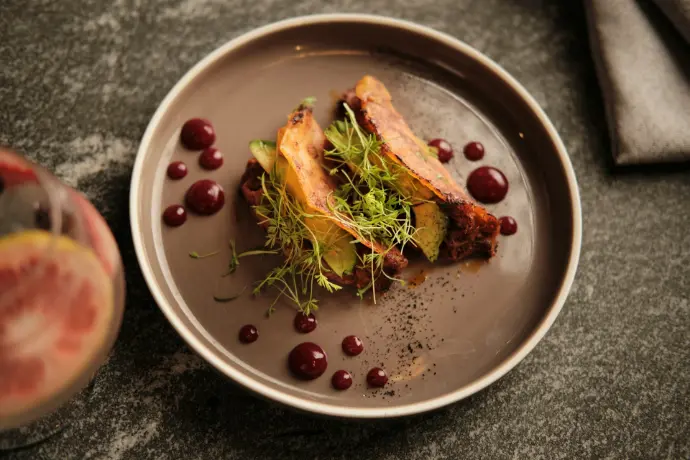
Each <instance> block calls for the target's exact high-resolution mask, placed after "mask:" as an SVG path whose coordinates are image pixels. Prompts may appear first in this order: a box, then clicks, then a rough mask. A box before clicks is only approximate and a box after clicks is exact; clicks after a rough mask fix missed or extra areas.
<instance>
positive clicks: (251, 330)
mask: <svg viewBox="0 0 690 460" xmlns="http://www.w3.org/2000/svg"><path fill="white" fill-rule="evenodd" d="M239 338H240V342H242V343H253V342H256V339H258V338H259V331H258V329H257V328H256V326H254V325H252V324H247V325H245V326H242V327H241V328H240V335H239Z"/></svg>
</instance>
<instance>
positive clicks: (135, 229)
mask: <svg viewBox="0 0 690 460" xmlns="http://www.w3.org/2000/svg"><path fill="white" fill-rule="evenodd" d="M343 21H350V22H359V23H367V24H371V25H374V26H388V27H395V28H399V29H404V30H407V31H409V32H411V33H414V34H416V35H423V36H426V37H428V38H431V39H433V40H436V41H438V42H441V43H443V44H445V45H447V46H449V47H451V48H453V49H455V50H457V51H458V52H461V53H464V54H465V55H467V56H469V57H470V58H471V59H474V60H476V61H478V62H480V63H481V64H482V65H484V66H486V68H488V69H489V70H490V71H491V72H493V73H494V74H495V75H497V76H498V77H499V78H500V79H501V80H502V81H503V82H504V83H505V84H507V85H508V86H510V87H511V88H512V89H513V90H514V91H516V92H517V94H518V95H519V96H520V98H521V99H522V100H523V101H525V103H526V104H527V105H528V106H529V108H530V109H531V110H532V111H533V112H534V114H535V115H536V116H537V118H538V119H539V121H540V123H541V124H542V125H543V126H544V128H545V129H546V131H547V134H548V135H549V137H550V138H551V141H552V142H553V144H554V147H555V149H556V151H557V153H558V156H559V158H560V161H561V164H562V166H563V169H564V172H565V177H566V182H567V186H568V191H569V193H570V195H571V200H572V209H571V215H572V219H573V227H572V229H573V231H572V246H571V249H570V254H569V257H568V264H567V267H566V271H565V275H564V278H563V282H562V283H561V286H560V288H559V290H558V293H557V295H556V296H555V298H554V300H553V301H552V302H551V306H550V308H549V310H548V313H547V314H546V315H545V316H544V317H543V318H542V320H541V321H540V323H539V325H538V326H537V328H536V329H535V330H534V331H533V332H532V334H531V336H530V337H529V338H528V339H527V340H526V341H525V342H523V343H522V345H520V347H519V348H518V349H517V350H515V351H514V352H513V353H512V354H511V355H510V356H509V357H508V358H507V359H506V360H505V361H503V362H502V363H501V364H499V365H498V366H497V367H495V368H494V369H493V370H491V371H490V372H489V373H487V374H485V375H483V376H482V377H480V378H479V379H477V380H475V381H474V382H472V383H470V384H469V385H465V386H464V387H461V388H459V389H457V390H455V391H452V392H450V393H448V394H446V395H443V396H439V397H436V398H433V399H429V400H427V401H422V402H417V403H412V404H405V405H400V406H397V407H381V408H372V407H346V406H338V405H333V404H327V403H322V402H316V401H311V400H308V399H305V398H300V397H298V396H292V395H289V394H287V393H284V392H282V391H280V390H279V389H275V388H271V387H270V386H269V385H267V384H264V383H262V382H259V381H257V380H255V379H253V378H252V377H251V376H249V375H247V374H244V373H243V372H242V371H240V370H239V369H235V368H234V367H233V366H232V365H230V364H228V363H226V362H224V361H223V360H222V359H221V357H220V356H219V355H217V354H216V353H215V352H214V351H213V350H212V349H211V347H207V346H206V345H204V344H203V343H201V341H200V340H199V339H198V338H197V337H196V336H195V333H194V332H192V331H191V330H190V328H188V327H187V326H186V325H185V324H184V323H183V321H182V320H181V318H180V317H179V315H178V314H177V313H175V312H174V311H173V309H172V307H171V306H170V305H169V304H168V302H167V300H166V299H165V296H164V295H163V293H162V290H161V289H160V288H159V286H158V282H157V280H156V277H155V275H154V273H153V269H152V267H151V266H150V264H149V262H148V259H147V257H146V251H145V249H144V242H143V237H142V232H141V224H140V221H139V204H140V200H139V190H140V182H141V180H142V177H141V174H142V169H143V166H144V159H145V152H146V151H147V150H149V148H150V144H151V140H152V139H153V134H154V132H155V130H156V128H157V127H158V125H159V124H160V121H161V119H162V117H163V115H164V114H165V113H166V112H167V110H168V108H169V106H170V105H171V104H172V102H173V101H174V100H175V99H176V98H177V96H178V95H179V94H180V93H181V92H182V91H183V90H184V88H186V87H187V85H188V84H189V83H190V82H191V81H192V80H193V79H194V78H195V77H196V76H197V75H198V74H200V73H201V72H203V71H204V70H205V69H206V68H207V67H209V66H211V65H212V64H213V63H215V62H217V61H218V60H220V59H221V58H222V57H223V56H225V55H226V54H228V53H230V52H231V51H232V50H234V49H236V48H239V47H241V46H243V45H245V44H248V43H250V42H252V41H254V40H256V39H259V38H261V37H263V36H265V35H269V34H272V33H275V32H279V31H281V30H285V29H289V28H294V27H299V26H307V25H314V24H323V23H330V22H343ZM129 205H130V206H129V212H130V230H131V234H132V240H133V243H134V250H135V253H136V256H137V261H138V263H139V266H140V268H141V271H142V274H143V276H144V279H145V281H146V284H147V286H148V288H149V290H150V292H151V294H152V295H153V298H154V300H155V301H156V304H157V305H158V307H159V308H160V310H161V311H162V312H163V314H164V316H165V317H166V318H167V320H168V321H169V322H170V324H171V325H172V326H173V328H174V329H175V330H176V331H177V333H178V334H179V335H180V336H181V337H182V338H183V339H184V340H185V342H187V344H188V345H189V346H190V347H191V348H192V349H193V350H194V351H195V352H196V353H198V354H199V355H200V356H201V357H202V358H204V359H205V360H206V361H207V362H208V363H209V364H211V365H212V366H213V367H215V368H216V369H217V370H219V371H220V372H221V373H223V374H224V375H226V376H227V377H229V378H231V379H232V380H234V381H235V382H237V383H238V384H240V385H242V386H243V387H245V388H247V389H249V390H251V391H253V392H254V393H257V394H259V395H261V396H263V397H266V398H268V399H271V400H273V401H276V402H278V403H281V404H285V405H287V406H290V407H293V408H296V409H298V410H303V411H307V412H311V413H316V414H320V415H326V416H333V417H343V418H360V419H375V418H393V417H402V416H409V415H414V414H419V413H423V412H428V411H432V410H435V409H439V408H441V407H444V406H447V405H449V404H452V403H455V402H457V401H460V400H462V399H464V398H467V397H468V396H471V395H473V394H475V393H477V392H479V391H481V390H483V389H484V388H486V387H488V386H489V385H491V384H492V383H494V382H495V381H497V380H498V379H500V378H501V377H503V376H504V375H505V374H507V373H508V372H509V371H510V370H512V369H513V368H515V366H517V365H518V364H519V363H520V362H521V361H522V360H523V359H524V358H525V357H526V356H527V355H528V354H529V353H530V352H531V351H532V350H533V349H534V348H535V347H536V345H537V344H538V343H539V342H540V341H541V339H542V338H543V337H544V336H545V335H546V333H547V332H548V330H549V329H551V326H552V325H553V323H554V322H555V320H556V318H557V317H558V315H559V313H560V311H561V310H562V308H563V306H564V304H565V301H566V299H567V297H568V294H569V292H570V290H571V288H572V283H573V280H574V278H575V273H576V272H577V267H578V263H579V258H580V251H581V246H582V208H581V203H580V193H579V188H578V184H577V179H576V177H575V171H574V169H573V166H572V162H571V161H570V157H569V155H568V153H567V150H566V148H565V145H564V144H563V141H562V140H561V138H560V136H559V135H558V132H557V131H556V128H555V127H554V126H553V123H552V122H551V120H550V119H549V118H548V116H547V115H546V113H545V112H544V110H543V109H542V108H541V107H540V106H539V104H538V103H537V102H536V100H535V99H534V98H533V97H532V96H531V95H530V94H529V92H528V91H527V90H526V89H525V87H524V86H522V84H520V83H519V82H518V81H517V80H516V79H515V78H514V77H513V76H511V75H510V74H509V73H508V72H507V71H506V70H504V69H503V68H502V67H501V66H500V65H498V64H497V63H496V62H494V61H493V60H492V59H491V58H489V57H488V56H486V55H485V54H483V53H481V52H480V51H478V50H476V49H475V48H473V47H472V46H470V45H468V44H467V43H465V42H463V41H462V40H460V39H458V38H455V37H453V36H451V35H449V34H447V33H445V32H440V31H437V30H435V29H432V28H431V27H428V26H424V25H421V24H417V23H414V22H411V21H407V20H403V19H397V18H393V17H387V16H380V15H371V14H359V13H326V14H313V15H305V16H297V17H293V18H288V19H283V20H281V21H277V22H273V23H270V24H267V25H264V26H261V27H259V28H256V29H253V30H251V31H248V32H246V33H243V34H241V35H239V36H238V37H236V38H233V39H231V40H230V41H228V42H226V43H224V44H222V45H220V46H219V47H217V48H216V49H214V50H213V51H211V52H210V53H209V54H208V55H206V56H205V57H204V58H202V59H201V60H200V61H199V62H197V63H196V64H195V65H194V66H193V67H192V68H191V69H189V70H188V71H187V72H186V73H185V74H184V75H183V76H182V78H180V79H179V80H178V81H177V83H175V85H174V86H173V87H172V89H171V90H170V91H169V92H168V94H167V95H166V96H165V98H164V99H163V101H162V102H161V103H160V105H159V106H158V108H157V109H156V111H155V113H154V114H153V116H152V117H151V120H150V121H149V123H148V125H147V127H146V131H145V132H144V135H143V137H142V139H141V142H140V144H139V148H138V149H137V154H136V157H135V161H134V168H133V170H132V179H131V183H130V203H129Z"/></svg>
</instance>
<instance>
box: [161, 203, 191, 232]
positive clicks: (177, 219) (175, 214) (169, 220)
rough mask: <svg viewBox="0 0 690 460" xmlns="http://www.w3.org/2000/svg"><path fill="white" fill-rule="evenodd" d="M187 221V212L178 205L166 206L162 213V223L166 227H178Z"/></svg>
mask: <svg viewBox="0 0 690 460" xmlns="http://www.w3.org/2000/svg"><path fill="white" fill-rule="evenodd" d="M186 220H187V211H185V209H184V208H183V207H182V206H180V205H179V204H173V205H171V206H168V207H167V208H166V209H165V211H164V212H163V222H165V225H167V226H168V227H179V226H180V225H182V224H184V223H185V221H186Z"/></svg>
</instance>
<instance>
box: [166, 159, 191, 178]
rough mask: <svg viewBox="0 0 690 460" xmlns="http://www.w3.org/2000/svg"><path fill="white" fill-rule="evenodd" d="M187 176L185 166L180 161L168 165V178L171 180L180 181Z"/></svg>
mask: <svg viewBox="0 0 690 460" xmlns="http://www.w3.org/2000/svg"><path fill="white" fill-rule="evenodd" d="M186 175H187V165H186V164H184V163H182V162H181V161H173V162H172V163H170V165H168V177H169V178H171V179H172V180H179V179H182V178H183V177H185V176H186Z"/></svg>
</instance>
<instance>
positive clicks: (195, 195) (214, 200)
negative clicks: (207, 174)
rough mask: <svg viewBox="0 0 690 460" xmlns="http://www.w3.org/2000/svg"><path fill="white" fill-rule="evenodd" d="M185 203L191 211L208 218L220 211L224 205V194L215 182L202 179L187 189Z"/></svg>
mask: <svg viewBox="0 0 690 460" xmlns="http://www.w3.org/2000/svg"><path fill="white" fill-rule="evenodd" d="M185 201H186V203H187V206H189V208H190V209H191V210H192V211H194V212H196V213H197V214H202V215H206V216H208V215H211V214H215V213H217V212H218V211H220V210H221V208H222V207H223V205H224V204H225V192H223V188H222V187H221V186H220V185H218V184H217V183H216V182H215V181H212V180H210V179H202V180H199V181H196V182H194V183H193V184H192V186H191V187H189V190H188V191H187V194H186V195H185Z"/></svg>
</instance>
